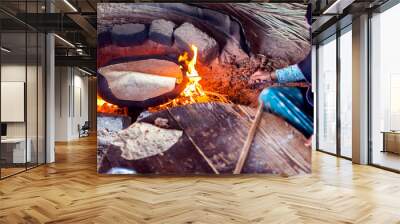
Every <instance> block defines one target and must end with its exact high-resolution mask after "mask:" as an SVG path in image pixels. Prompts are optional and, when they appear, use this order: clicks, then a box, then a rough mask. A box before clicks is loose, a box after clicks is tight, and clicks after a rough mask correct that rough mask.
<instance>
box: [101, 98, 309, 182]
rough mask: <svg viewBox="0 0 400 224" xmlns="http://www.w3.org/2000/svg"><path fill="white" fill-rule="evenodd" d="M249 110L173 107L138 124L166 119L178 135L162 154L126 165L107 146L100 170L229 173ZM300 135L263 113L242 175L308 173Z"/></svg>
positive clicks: (213, 105) (252, 111)
mask: <svg viewBox="0 0 400 224" xmlns="http://www.w3.org/2000/svg"><path fill="white" fill-rule="evenodd" d="M254 115H255V109H253V108H249V107H245V106H238V105H233V104H221V103H205V104H192V105H186V106H183V107H175V108H171V109H169V110H164V111H160V112H157V113H154V114H152V115H151V116H149V117H147V118H145V119H143V120H141V121H142V122H148V123H154V120H155V119H156V118H158V117H162V118H166V119H168V121H169V124H170V128H172V129H180V130H183V131H184V135H183V137H182V138H181V139H180V141H179V142H178V143H176V144H175V145H174V146H173V147H172V148H170V149H169V150H168V151H167V152H166V153H163V155H156V156H152V157H148V158H146V159H141V160H136V161H127V160H124V159H123V158H121V157H120V153H121V152H120V150H119V149H118V148H115V147H110V148H109V150H108V152H107V155H106V159H105V162H104V164H103V166H107V167H126V168H133V169H135V170H136V171H137V172H138V173H160V174H199V173H200V174H201V173H204V174H210V173H211V174H212V173H216V174H232V173H233V170H234V168H235V166H236V163H237V160H238V158H239V155H240V152H241V149H242V147H243V144H244V142H245V140H246V136H247V133H248V130H249V128H250V126H251V123H252V120H253V117H254ZM304 142H305V138H304V136H303V135H302V134H301V133H300V132H298V131H297V130H296V129H294V128H293V127H292V126H290V125H289V124H288V123H287V122H285V121H284V120H283V119H281V118H279V117H277V116H275V115H273V114H269V113H264V114H263V117H262V118H261V122H260V125H259V126H258V129H257V133H256V135H255V137H254V140H253V143H252V145H251V148H250V153H249V155H248V158H247V160H246V162H245V164H244V167H243V170H242V173H268V174H279V175H288V176H290V175H296V174H302V173H309V172H310V170H311V169H310V167H311V150H310V149H309V148H307V147H305V146H304Z"/></svg>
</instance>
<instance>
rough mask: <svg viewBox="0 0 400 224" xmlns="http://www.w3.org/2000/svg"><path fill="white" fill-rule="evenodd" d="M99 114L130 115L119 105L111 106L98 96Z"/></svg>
mask: <svg viewBox="0 0 400 224" xmlns="http://www.w3.org/2000/svg"><path fill="white" fill-rule="evenodd" d="M97 112H100V113H108V114H124V115H126V114H128V113H127V112H128V111H127V109H126V108H120V107H118V106H117V105H114V104H111V103H109V102H107V101H105V100H104V99H103V98H101V96H99V95H97Z"/></svg>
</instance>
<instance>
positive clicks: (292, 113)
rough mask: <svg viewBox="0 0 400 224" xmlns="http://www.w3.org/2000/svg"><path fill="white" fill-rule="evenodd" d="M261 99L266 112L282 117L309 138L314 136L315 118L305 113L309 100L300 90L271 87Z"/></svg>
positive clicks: (264, 91)
mask: <svg viewBox="0 0 400 224" xmlns="http://www.w3.org/2000/svg"><path fill="white" fill-rule="evenodd" d="M259 99H260V100H261V101H262V102H263V104H264V107H265V109H266V110H268V111H270V112H272V113H274V114H276V115H278V116H280V117H282V118H283V119H284V120H286V121H287V122H288V123H290V124H291V125H292V126H294V127H295V128H296V129H297V130H299V131H300V132H301V133H303V135H304V136H306V137H307V138H308V137H310V136H311V135H312V134H313V129H314V128H313V118H312V117H310V116H309V115H307V114H306V113H305V111H307V110H306V107H307V106H306V104H307V100H306V99H305V97H304V94H303V93H302V91H301V90H300V88H294V87H269V88H267V89H264V90H263V91H262V92H261V94H260V98H259Z"/></svg>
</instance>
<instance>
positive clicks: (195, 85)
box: [149, 45, 229, 112]
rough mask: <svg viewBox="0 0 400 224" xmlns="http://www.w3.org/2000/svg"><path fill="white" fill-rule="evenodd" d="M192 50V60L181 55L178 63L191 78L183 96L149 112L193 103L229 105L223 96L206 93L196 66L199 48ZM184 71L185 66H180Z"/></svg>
mask: <svg viewBox="0 0 400 224" xmlns="http://www.w3.org/2000/svg"><path fill="white" fill-rule="evenodd" d="M191 49H192V51H193V57H192V59H190V58H189V54H188V52H184V53H183V54H182V55H179V58H178V62H180V63H182V64H183V65H184V66H185V68H186V76H187V77H188V78H189V81H188V83H187V85H186V87H185V89H184V90H183V91H182V92H181V94H180V95H179V96H178V97H177V98H175V99H173V100H171V101H169V102H167V103H165V104H162V105H159V106H156V107H151V108H149V111H151V112H155V111H160V110H164V109H167V108H170V107H175V106H181V105H187V104H193V103H205V102H212V101H218V102H224V103H229V101H228V100H227V99H226V98H225V97H224V96H222V95H220V94H217V93H213V92H208V91H204V90H203V87H202V86H201V84H200V83H199V82H200V80H201V77H200V75H199V73H198V72H197V70H196V68H195V65H196V63H197V47H196V46H194V45H191ZM180 68H181V69H183V68H184V67H183V66H180Z"/></svg>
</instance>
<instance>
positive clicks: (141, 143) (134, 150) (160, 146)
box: [111, 122, 182, 160]
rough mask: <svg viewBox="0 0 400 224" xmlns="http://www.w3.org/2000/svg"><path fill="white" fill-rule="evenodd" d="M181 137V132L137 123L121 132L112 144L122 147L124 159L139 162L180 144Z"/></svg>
mask: <svg viewBox="0 0 400 224" xmlns="http://www.w3.org/2000/svg"><path fill="white" fill-rule="evenodd" d="M181 136H182V131H180V130H174V129H164V128H159V127H157V126H155V125H152V124H148V123H143V122H136V123H133V124H132V125H131V126H130V127H129V128H127V129H124V130H122V131H119V132H118V134H117V136H115V137H114V138H113V140H112V141H111V144H112V145H115V146H118V147H120V149H121V151H122V154H121V156H122V158H124V159H126V160H137V159H143V158H147V157H150V156H154V155H157V154H162V153H163V152H165V151H167V150H168V149H169V148H171V147H172V146H173V145H174V144H175V143H176V142H178V140H179V138H180V137H181Z"/></svg>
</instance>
